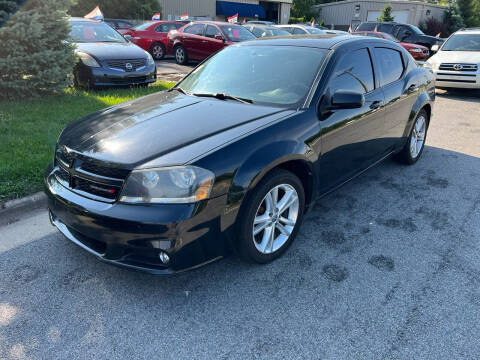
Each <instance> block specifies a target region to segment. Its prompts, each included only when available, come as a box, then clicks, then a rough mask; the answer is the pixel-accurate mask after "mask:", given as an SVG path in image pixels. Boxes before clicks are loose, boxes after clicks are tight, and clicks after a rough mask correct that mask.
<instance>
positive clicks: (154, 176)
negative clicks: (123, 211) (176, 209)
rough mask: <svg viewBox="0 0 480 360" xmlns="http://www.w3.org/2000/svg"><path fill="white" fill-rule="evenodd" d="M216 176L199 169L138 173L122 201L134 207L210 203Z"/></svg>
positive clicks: (124, 190)
mask: <svg viewBox="0 0 480 360" xmlns="http://www.w3.org/2000/svg"><path fill="white" fill-rule="evenodd" d="M213 180H214V174H213V173H212V172H210V171H208V170H205V169H201V168H199V167H195V166H178V167H170V168H160V169H146V170H134V171H133V172H132V173H131V174H130V176H129V177H128V179H127V181H126V183H125V186H124V187H123V191H122V195H121V196H120V201H122V202H125V203H132V204H147V203H155V204H186V203H193V202H196V201H200V200H204V199H208V197H209V196H210V191H211V190H212V186H213Z"/></svg>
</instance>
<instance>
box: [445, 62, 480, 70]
mask: <svg viewBox="0 0 480 360" xmlns="http://www.w3.org/2000/svg"><path fill="white" fill-rule="evenodd" d="M439 70H447V71H477V70H478V66H477V64H462V63H443V64H440V67H439Z"/></svg>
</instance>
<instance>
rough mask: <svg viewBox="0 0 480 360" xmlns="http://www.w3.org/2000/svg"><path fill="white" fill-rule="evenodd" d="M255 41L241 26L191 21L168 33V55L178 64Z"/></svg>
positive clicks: (198, 59) (197, 59)
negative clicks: (238, 43) (235, 45)
mask: <svg viewBox="0 0 480 360" xmlns="http://www.w3.org/2000/svg"><path fill="white" fill-rule="evenodd" d="M252 39H256V37H255V35H253V34H252V33H251V32H250V31H248V30H247V29H246V28H245V27H243V26H242V25H235V24H229V23H226V22H219V21H193V22H191V23H189V24H187V25H185V26H184V27H182V28H180V29H179V30H178V31H171V32H169V33H168V49H167V52H168V54H173V55H174V56H175V60H176V62H177V63H178V64H181V65H184V64H187V63H188V62H189V61H190V60H195V61H201V60H204V59H206V58H207V57H209V56H210V55H212V54H215V53H216V52H217V51H219V50H221V49H223V48H224V47H225V46H228V45H231V44H233V43H237V42H241V41H245V40H252Z"/></svg>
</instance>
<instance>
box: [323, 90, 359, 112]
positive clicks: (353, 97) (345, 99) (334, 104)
mask: <svg viewBox="0 0 480 360" xmlns="http://www.w3.org/2000/svg"><path fill="white" fill-rule="evenodd" d="M364 104H365V96H363V94H360V93H358V92H355V91H350V90H338V91H336V92H335V93H334V94H333V96H332V100H331V103H330V106H329V107H328V109H329V110H337V109H358V108H361V107H362V106H363V105H364Z"/></svg>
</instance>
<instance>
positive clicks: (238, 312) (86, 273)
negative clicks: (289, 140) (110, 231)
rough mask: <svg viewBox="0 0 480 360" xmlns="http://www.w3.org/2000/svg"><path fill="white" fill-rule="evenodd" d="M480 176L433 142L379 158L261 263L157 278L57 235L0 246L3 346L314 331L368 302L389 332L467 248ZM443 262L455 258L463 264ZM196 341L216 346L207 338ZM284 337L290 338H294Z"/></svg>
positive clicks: (234, 262) (474, 165)
mask: <svg viewBox="0 0 480 360" xmlns="http://www.w3.org/2000/svg"><path fill="white" fill-rule="evenodd" d="M479 177H480V158H478V157H474V156H469V155H465V154H462V153H458V152H454V151H448V150H444V149H440V148H435V147H431V146H427V147H426V148H425V151H424V155H423V157H422V159H421V160H420V161H419V162H418V163H417V164H416V165H415V166H410V167H408V166H403V165H398V164H397V163H395V162H393V161H386V162H384V163H383V164H380V165H378V166H376V167H374V168H372V169H371V170H369V171H368V172H366V173H365V174H364V175H362V176H360V177H358V178H357V179H355V180H353V181H351V182H350V183H348V184H347V185H346V186H344V187H343V188H341V189H340V190H338V191H336V192H334V193H332V194H330V195H328V196H326V197H324V198H322V199H321V200H320V201H318V202H317V203H316V204H315V205H314V206H313V207H312V209H311V211H310V212H309V213H308V214H307V216H306V218H305V222H304V224H303V225H302V228H301V230H300V233H299V236H298V238H297V239H296V241H295V242H294V243H293V245H292V246H291V248H290V249H289V250H288V251H287V252H286V253H285V254H284V256H282V257H281V258H279V259H278V260H277V261H275V262H273V263H271V264H267V265H253V264H247V263H244V262H242V261H240V260H239V259H238V258H236V257H234V256H232V257H229V258H226V259H223V260H221V261H218V262H215V263H212V264H210V265H208V266H205V267H203V268H199V269H197V270H193V271H189V272H185V273H182V274H178V275H174V276H169V277H157V276H152V275H148V274H144V273H139V272H132V271H129V270H125V269H120V268H116V267H112V266H109V265H106V264H103V263H101V262H99V261H97V260H96V259H95V258H94V257H92V256H91V255H89V254H87V253H86V252H84V251H83V250H81V249H80V248H78V247H76V246H75V245H74V244H72V243H70V242H68V241H67V240H66V239H65V238H63V237H62V236H61V235H60V234H58V233H56V232H55V233H53V234H52V235H48V236H46V237H43V238H41V239H38V240H36V241H33V242H31V243H28V244H25V245H22V246H19V247H17V248H15V249H12V250H9V251H6V252H4V253H0V283H2V284H3V285H2V286H1V288H0V310H1V309H3V310H4V314H5V313H6V312H5V311H8V309H10V312H11V313H12V314H14V315H12V316H11V317H10V318H8V319H7V320H5V319H4V320H3V323H2V322H1V321H2V318H1V317H0V326H1V327H0V335H1V334H2V332H4V333H8V334H9V336H0V348H4V349H12V348H13V347H14V346H17V345H18V344H22V345H23V346H24V350H25V353H26V354H27V355H34V354H35V353H36V352H38V351H40V350H39V343H40V344H41V343H42V342H47V343H48V346H49V351H60V350H61V351H64V350H65V347H67V348H68V346H73V345H74V346H76V347H78V346H81V347H85V348H86V349H88V346H89V345H88V344H89V341H93V340H92V337H91V336H92V331H93V333H94V334H96V335H95V336H97V337H100V339H104V340H102V341H103V342H102V344H103V345H102V346H106V347H110V346H116V345H115V344H117V345H118V341H119V340H115V339H114V338H115V336H113V334H115V333H116V331H117V330H118V329H119V326H122V327H123V328H124V329H125V326H127V327H128V328H130V329H135V325H133V324H139V326H140V327H141V329H140V328H138V329H136V330H132V334H131V335H130V336H132V337H135V336H139V338H141V339H142V341H146V342H148V341H151V342H152V343H155V344H157V345H158V346H160V344H163V341H165V344H166V343H167V342H168V341H170V340H168V339H171V336H164V337H163V340H162V338H161V337H160V338H154V337H151V336H150V335H149V332H151V334H162V333H163V334H167V333H168V334H175V336H176V335H177V334H184V333H185V331H187V330H186V329H188V332H189V334H190V335H192V336H197V337H198V338H199V339H200V338H201V335H200V334H202V333H205V332H207V333H208V332H211V331H215V332H217V331H220V332H221V331H224V332H225V333H226V332H228V331H230V330H231V329H232V326H234V327H237V329H242V327H243V326H244V324H251V323H252V321H253V322H254V323H255V324H257V325H255V326H258V327H259V332H261V333H262V330H261V329H263V327H264V326H266V327H270V326H272V327H274V326H282V321H286V319H287V318H289V319H293V321H294V322H295V323H297V324H298V326H299V327H296V329H297V331H298V332H300V333H301V332H302V331H303V330H301V329H302V328H301V327H300V326H301V324H302V323H303V322H305V321H311V320H312V318H314V319H315V320H316V321H318V322H316V323H315V324H316V326H317V327H318V329H320V328H321V327H323V326H330V325H328V324H327V319H330V318H332V317H342V316H344V315H345V314H346V313H348V312H349V311H357V316H361V314H363V312H364V311H367V310H365V309H369V308H370V306H374V308H375V310H374V312H376V313H378V314H380V315H379V317H380V319H381V321H376V320H375V324H372V327H375V326H377V327H378V328H383V327H385V331H387V329H389V327H390V326H391V325H389V323H388V322H387V323H385V322H384V320H383V319H385V318H386V317H389V318H390V317H391V318H395V317H402V316H403V313H402V311H406V310H405V306H406V305H407V304H410V302H411V301H412V300H411V299H412V298H413V295H412V296H408V294H409V293H410V292H411V291H412V292H413V291H414V289H415V288H417V287H420V288H421V286H422V282H423V281H424V280H425V274H427V273H429V272H431V271H433V269H436V268H437V267H438V266H439V265H438V261H443V260H441V256H440V255H442V254H448V251H449V250H451V249H454V247H455V246H458V245H459V244H464V245H465V246H467V245H470V244H468V243H467V242H468V240H467V239H465V238H462V236H461V233H464V234H469V233H470V229H469V228H468V226H470V225H469V223H468V221H467V220H468V216H470V215H469V213H468V211H469V209H470V208H471V206H474V204H475V201H479V200H478V193H479V191H480V186H479V183H478V178H479ZM475 199H477V200H475ZM459 203H461V204H462V206H459ZM479 203H480V201H479ZM472 204H473V205H472ZM45 221H48V220H47V219H45ZM471 226H474V225H471ZM452 234H453V235H452ZM472 241H473V240H472ZM452 251H453V250H452ZM32 254H35V255H34V256H32ZM439 254H440V255H439ZM472 256H473V255H472ZM439 258H440V260H439ZM445 261H446V260H445ZM448 261H449V263H448V266H454V265H455V261H461V260H458V259H457V260H455V259H453V260H452V259H449V260H448ZM445 266H447V265H445ZM461 266H462V267H463V268H468V267H469V266H470V264H468V263H462V264H461ZM412 269H415V271H413V272H412ZM476 274H477V275H475V276H477V277H478V272H476ZM477 280H478V279H477ZM392 289H393V290H392ZM451 290H452V291H455V290H454V289H451ZM442 291H445V292H448V291H449V289H444V290H442ZM395 294H397V295H395ZM398 294H401V295H400V296H399V295H398ZM369 304H371V305H369ZM2 307H3V308H2ZM5 309H7V310H5ZM352 309H353V310H352ZM372 311H373V310H372ZM0 314H2V312H1V311H0ZM382 314H383V315H382ZM382 316H383V317H382ZM307 319H309V320H307ZM377 320H378V319H377ZM138 321H140V322H138ZM345 321H347V320H345ZM348 321H349V320H348ZM361 321H367V322H368V319H366V318H364V319H361V320H360V322H361ZM372 321H373V320H372ZM132 326H133V327H132ZM291 326H294V327H295V325H291ZM349 326H355V325H353V324H351V325H349ZM369 327H370V324H369ZM213 329H215V330H213ZM137 330H138V334H136V331H137ZM239 331H240V330H239ZM304 331H307V332H308V329H307V328H305V330H304ZM318 331H319V330H318ZM328 331H329V332H328V334H330V335H329V336H334V337H335V336H339V337H341V334H343V333H342V332H341V331H340V330H339V329H335V328H329V329H328ZM388 331H389V330H388ZM52 334H53V335H52ZM108 334H110V335H108ZM152 336H153V335H152ZM175 336H174V337H175ZM179 336H180V335H179ZM182 336H184V335H181V336H180V338H182ZM308 337H309V335H308V334H303V336H300V337H299V338H298V339H297V340H295V341H304V340H301V339H307V338H308ZM50 338H53V339H55V338H61V341H58V342H55V341H54V340H52V341H50V340H48V341H47V340H46V339H50ZM98 339H99V338H97V340H98ZM182 339H185V338H184V337H183V338H182ZM299 339H300V340H299ZM137 340H139V339H137ZM240 340H241V339H240ZM98 341H100V340H98ZM171 341H173V339H171ZM203 341H205V343H206V344H211V345H212V347H213V348H215V346H214V339H213V338H208V337H206V338H203ZM282 341H283V340H282ZM286 342H287V343H288V344H290V342H292V346H294V344H293V342H294V339H292V340H288V339H287V340H286ZM242 343H243V344H244V346H242V349H239V351H240V352H244V355H245V356H249V355H251V354H252V353H253V352H254V351H260V352H261V351H266V350H258V346H259V345H258V344H257V343H256V342H255V341H253V340H252V343H251V344H250V343H249V342H248V341H245V342H242ZM35 344H37V345H35ZM95 344H96V343H95ZM35 346H37V347H35ZM97 350H98V349H97ZM212 351H214V350H212ZM250 351H251V352H252V353H249V352H250ZM1 355H2V352H1V351H0V357H1ZM267 355H268V354H267ZM267 355H265V356H267ZM219 357H220V356H219ZM267 357H268V356H267Z"/></svg>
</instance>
